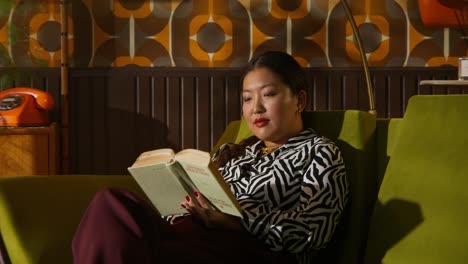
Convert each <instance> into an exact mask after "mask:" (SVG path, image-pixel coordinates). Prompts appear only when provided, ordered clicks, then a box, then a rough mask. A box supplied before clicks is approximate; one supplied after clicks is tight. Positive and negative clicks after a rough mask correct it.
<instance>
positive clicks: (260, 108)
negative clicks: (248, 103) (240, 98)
mask: <svg viewBox="0 0 468 264" xmlns="http://www.w3.org/2000/svg"><path fill="white" fill-rule="evenodd" d="M263 112H265V107H264V106H263V102H262V100H259V99H255V104H254V114H259V113H263Z"/></svg>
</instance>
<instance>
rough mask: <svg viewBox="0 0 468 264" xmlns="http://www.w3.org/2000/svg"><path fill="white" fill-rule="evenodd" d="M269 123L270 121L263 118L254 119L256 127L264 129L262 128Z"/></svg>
mask: <svg viewBox="0 0 468 264" xmlns="http://www.w3.org/2000/svg"><path fill="white" fill-rule="evenodd" d="M269 122H270V120H268V119H265V118H257V119H255V125H256V126H257V127H264V126H266V125H268V123H269Z"/></svg>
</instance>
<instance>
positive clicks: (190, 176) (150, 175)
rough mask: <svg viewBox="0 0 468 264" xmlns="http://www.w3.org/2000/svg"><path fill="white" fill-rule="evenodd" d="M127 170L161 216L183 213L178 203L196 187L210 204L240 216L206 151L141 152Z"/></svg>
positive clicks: (228, 190) (165, 150)
mask: <svg viewBox="0 0 468 264" xmlns="http://www.w3.org/2000/svg"><path fill="white" fill-rule="evenodd" d="M128 171H129V172H130V174H131V175H132V176H133V178H134V179H135V181H136V182H137V183H138V184H139V185H140V187H141V189H142V190H143V191H144V192H145V193H146V195H147V196H148V198H149V199H150V200H151V202H152V203H153V205H154V206H155V207H156V209H157V210H158V212H159V213H160V214H161V215H162V216H166V215H172V214H181V213H187V210H186V209H184V208H183V207H182V206H181V204H182V202H184V199H185V196H186V195H189V196H190V197H191V199H192V200H195V201H196V198H195V197H194V192H195V191H197V192H199V193H201V194H203V196H204V197H205V198H206V199H207V200H208V201H209V202H210V203H211V204H212V205H213V207H214V208H216V209H218V210H220V211H222V212H224V213H227V214H230V215H235V216H239V217H242V213H241V209H240V206H239V203H238V202H237V200H236V198H235V197H234V194H233V193H232V192H231V189H230V188H229V185H228V184H227V183H226V182H225V181H224V179H223V177H222V176H221V174H220V173H219V171H218V169H217V168H216V166H215V165H214V164H213V163H212V162H211V158H210V154H209V153H208V152H204V151H201V150H196V149H185V150H182V151H180V152H178V153H174V151H173V150H172V149H157V150H152V151H147V152H143V153H142V154H141V155H140V156H139V157H138V158H137V160H136V161H135V162H134V163H133V165H132V166H131V167H129V168H128Z"/></svg>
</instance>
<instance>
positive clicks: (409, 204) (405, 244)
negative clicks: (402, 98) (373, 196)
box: [365, 95, 468, 264]
mask: <svg viewBox="0 0 468 264" xmlns="http://www.w3.org/2000/svg"><path fill="white" fill-rule="evenodd" d="M467 117H468V95H449V96H415V97H412V98H411V99H410V101H409V104H408V107H407V110H406V112H405V115H404V118H403V120H402V121H401V123H400V124H398V126H399V129H398V130H399V131H398V132H397V133H398V140H397V141H395V142H394V143H393V144H391V145H393V146H392V147H391V150H390V151H389V154H390V157H389V158H390V159H389V162H388V166H387V168H386V171H385V175H384V178H383V182H382V184H381V187H380V191H379V193H378V200H379V201H378V203H376V206H375V210H374V214H373V215H372V220H371V227H370V232H369V238H368V243H367V250H366V253H367V254H366V258H365V263H367V264H374V263H386V264H400V263H401V264H403V263H405V264H406V263H425V264H430V263H466V262H467V261H468V225H467V218H468V210H467V208H468V191H467V187H466V186H468V133H467V131H468V118H467Z"/></svg>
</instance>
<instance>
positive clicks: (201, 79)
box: [69, 68, 463, 174]
mask: <svg viewBox="0 0 468 264" xmlns="http://www.w3.org/2000/svg"><path fill="white" fill-rule="evenodd" d="M306 72H307V76H308V78H309V82H310V87H311V88H310V91H309V102H308V106H307V110H341V109H359V110H364V111H367V110H369V104H368V96H367V89H366V86H365V81H364V80H365V79H364V74H363V71H362V70H361V69H360V68H308V69H306ZM70 74H71V75H70V95H69V97H70V151H71V152H70V168H71V172H73V173H98V174H115V173H127V172H126V168H127V167H128V166H129V165H131V164H132V163H133V161H134V160H135V158H136V157H137V156H138V155H139V154H140V153H141V152H142V151H145V150H150V149H154V148H163V147H170V148H174V149H175V150H180V149H183V148H198V149H203V150H210V149H211V148H212V147H213V145H214V144H215V143H216V140H217V139H218V138H219V137H220V135H221V134H222V132H223V130H224V128H225V127H226V125H227V124H228V123H229V122H230V121H232V120H236V119H239V117H240V115H241V101H240V90H241V76H242V71H241V70H240V69H232V68H229V69H227V68H133V69H132V68H102V69H92V70H91V69H73V70H72V71H71V72H70ZM456 76H457V72H456V69H454V68H374V69H372V79H373V82H374V90H375V101H376V105H377V107H376V109H377V112H378V116H379V117H382V118H386V117H401V116H402V115H403V113H404V111H405V107H406V104H407V101H408V99H409V98H410V97H411V96H412V95H414V94H435V93H442V94H445V93H457V92H463V91H461V90H457V89H454V88H447V87H439V88H436V87H419V85H418V83H419V81H420V80H424V79H455V78H456Z"/></svg>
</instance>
